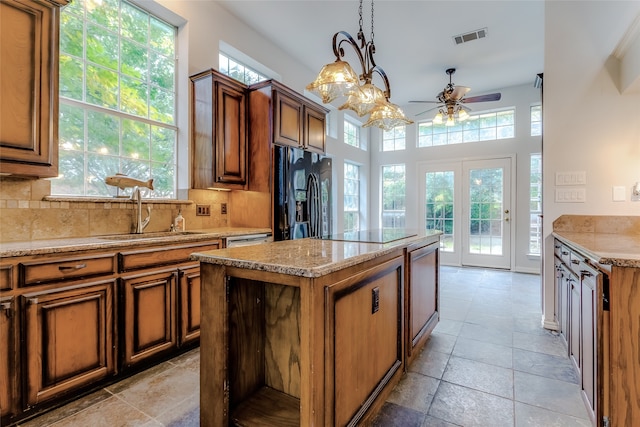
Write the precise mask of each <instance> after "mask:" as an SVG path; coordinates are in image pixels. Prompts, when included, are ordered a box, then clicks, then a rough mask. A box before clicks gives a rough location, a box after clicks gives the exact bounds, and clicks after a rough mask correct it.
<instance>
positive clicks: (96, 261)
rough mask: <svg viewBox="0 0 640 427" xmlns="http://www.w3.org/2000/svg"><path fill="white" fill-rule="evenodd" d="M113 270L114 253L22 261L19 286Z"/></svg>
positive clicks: (104, 273) (111, 272) (103, 273)
mask: <svg viewBox="0 0 640 427" xmlns="http://www.w3.org/2000/svg"><path fill="white" fill-rule="evenodd" d="M115 271H116V258H115V254H105V255H85V256H83V257H77V258H56V259H53V260H50V261H40V260H39V261H32V262H23V263H20V278H21V280H20V284H21V286H30V285H35V284H40V283H46V282H52V281H60V280H70V279H79V278H82V277H91V276H98V275H108V274H114V273H115Z"/></svg>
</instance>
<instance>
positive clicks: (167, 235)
mask: <svg viewBox="0 0 640 427" xmlns="http://www.w3.org/2000/svg"><path fill="white" fill-rule="evenodd" d="M259 233H269V234H271V229H269V228H245V227H220V228H209V229H203V230H189V231H186V232H184V233H180V232H147V233H142V234H115V235H106V236H91V237H74V238H60V239H51V240H32V241H25V242H8V243H0V258H8V257H16V256H30V255H44V254H55V253H67V252H81V251H88V250H93V249H114V250H118V249H121V248H124V247H126V248H131V247H136V246H146V245H151V244H159V243H184V242H198V241H203V240H210V239H222V238H226V237H231V236H241V235H245V234H259Z"/></svg>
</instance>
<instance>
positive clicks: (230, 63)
mask: <svg viewBox="0 0 640 427" xmlns="http://www.w3.org/2000/svg"><path fill="white" fill-rule="evenodd" d="M218 68H219V69H220V70H219V71H220V72H221V73H222V74H226V75H227V76H229V77H232V78H234V79H236V80H238V81H241V82H242V83H244V84H246V85H252V84H254V83H258V82H261V81H263V80H269V77H267V76H265V75H264V74H262V73H259V72H258V71H256V70H254V69H253V68H251V67H249V66H247V65H244V64H242V63H241V62H239V61H236V60H235V59H233V58H231V57H229V56H227V55H225V54H224V53H222V52H221V53H220V54H219V55H218Z"/></svg>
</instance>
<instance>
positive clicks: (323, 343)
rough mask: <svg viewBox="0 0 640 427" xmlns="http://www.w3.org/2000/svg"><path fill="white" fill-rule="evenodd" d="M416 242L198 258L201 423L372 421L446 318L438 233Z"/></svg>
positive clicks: (268, 249)
mask: <svg viewBox="0 0 640 427" xmlns="http://www.w3.org/2000/svg"><path fill="white" fill-rule="evenodd" d="M409 234H411V235H412V236H411V237H405V238H399V239H397V240H393V241H390V242H387V243H362V242H358V241H349V240H342V241H336V240H319V239H299V240H289V241H281V242H274V243H269V244H264V245H259V246H250V247H240V248H229V249H222V250H215V251H209V252H202V253H195V254H192V258H193V259H197V260H200V263H201V274H202V276H201V304H202V305H201V313H202V317H201V335H200V345H201V355H200V358H201V362H200V363H201V369H200V372H201V374H200V385H201V389H200V396H201V397H200V417H201V425H203V426H204V425H207V426H213V425H216V426H227V425H242V426H249V425H261V426H267V425H274V426H276V425H277V426H324V425H326V426H342V425H355V424H360V423H365V424H366V423H367V422H368V421H371V420H372V419H373V417H374V416H375V414H376V413H377V412H378V410H379V409H380V407H381V406H382V404H383V403H384V401H385V399H386V397H387V396H388V394H389V393H390V392H391V390H392V389H393V387H394V386H395V384H397V382H398V381H399V380H400V377H401V375H402V373H403V372H404V370H405V367H406V365H407V361H408V360H411V357H412V356H413V355H415V353H416V352H417V351H418V350H419V348H420V347H421V346H422V345H423V344H424V342H425V341H426V339H427V337H428V336H429V333H430V332H431V330H432V329H433V328H434V327H435V325H436V324H437V322H438V319H439V313H438V310H439V302H438V301H439V297H438V246H439V238H440V237H439V236H440V233H439V232H432V233H429V232H427V233H425V232H416V233H409ZM368 241H370V240H368Z"/></svg>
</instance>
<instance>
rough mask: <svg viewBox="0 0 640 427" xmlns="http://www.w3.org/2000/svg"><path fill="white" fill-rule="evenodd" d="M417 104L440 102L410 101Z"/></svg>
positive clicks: (437, 102)
mask: <svg viewBox="0 0 640 427" xmlns="http://www.w3.org/2000/svg"><path fill="white" fill-rule="evenodd" d="M409 102H413V103H417V104H439V103H440V101H409Z"/></svg>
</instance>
